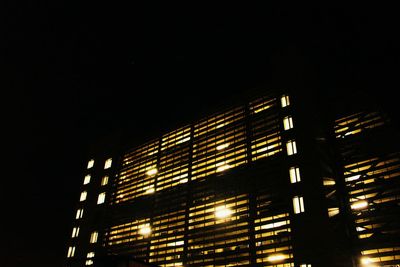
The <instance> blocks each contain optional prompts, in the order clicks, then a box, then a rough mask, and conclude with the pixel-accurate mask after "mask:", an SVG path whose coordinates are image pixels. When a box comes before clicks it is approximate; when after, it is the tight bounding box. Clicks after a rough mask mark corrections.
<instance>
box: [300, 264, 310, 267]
mask: <svg viewBox="0 0 400 267" xmlns="http://www.w3.org/2000/svg"><path fill="white" fill-rule="evenodd" d="M300 267H311V264H300Z"/></svg>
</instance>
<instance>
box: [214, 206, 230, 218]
mask: <svg viewBox="0 0 400 267" xmlns="http://www.w3.org/2000/svg"><path fill="white" fill-rule="evenodd" d="M231 214H232V210H230V209H228V208H227V207H225V206H219V207H216V208H215V217H216V218H218V219H223V218H227V217H229V216H231Z"/></svg>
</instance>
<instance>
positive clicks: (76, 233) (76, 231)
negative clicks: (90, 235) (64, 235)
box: [72, 227, 79, 237]
mask: <svg viewBox="0 0 400 267" xmlns="http://www.w3.org/2000/svg"><path fill="white" fill-rule="evenodd" d="M78 235H79V227H74V228H73V229H72V237H77V236H78Z"/></svg>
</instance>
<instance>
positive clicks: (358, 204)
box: [351, 200, 368, 210]
mask: <svg viewBox="0 0 400 267" xmlns="http://www.w3.org/2000/svg"><path fill="white" fill-rule="evenodd" d="M366 207H368V202H367V201H365V200H362V201H357V202H355V203H353V204H351V209H352V210H361V209H364V208H366Z"/></svg>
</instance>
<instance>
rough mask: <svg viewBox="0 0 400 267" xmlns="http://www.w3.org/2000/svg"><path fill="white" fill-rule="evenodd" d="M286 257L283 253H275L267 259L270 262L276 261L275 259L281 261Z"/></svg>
mask: <svg viewBox="0 0 400 267" xmlns="http://www.w3.org/2000/svg"><path fill="white" fill-rule="evenodd" d="M286 258H287V257H286V256H285V255H283V254H276V255H272V256H269V257H268V258H267V260H268V261H270V262H277V261H283V260H284V259H286Z"/></svg>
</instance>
